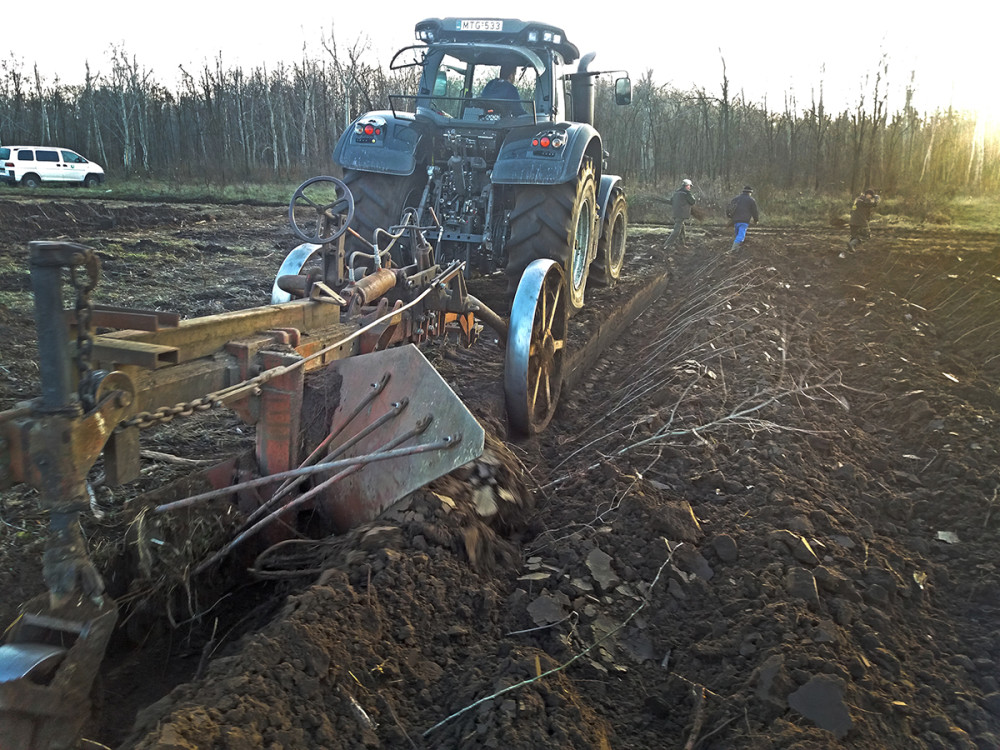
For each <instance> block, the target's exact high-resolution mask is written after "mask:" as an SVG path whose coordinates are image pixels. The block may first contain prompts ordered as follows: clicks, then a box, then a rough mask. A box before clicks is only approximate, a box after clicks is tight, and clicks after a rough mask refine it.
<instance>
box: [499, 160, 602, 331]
mask: <svg viewBox="0 0 1000 750" xmlns="http://www.w3.org/2000/svg"><path fill="white" fill-rule="evenodd" d="M596 196H597V192H596V179H595V177H594V167H593V165H592V164H591V163H590V162H589V161H586V162H584V165H583V167H581V169H580V173H579V174H578V175H577V177H576V179H575V180H571V181H570V182H566V183H563V184H561V185H525V186H524V187H521V188H518V190H517V194H516V195H515V198H514V210H513V211H512V212H511V216H510V239H509V240H508V241H507V290H508V293H509V294H513V293H514V292H515V291H516V290H517V284H518V282H519V281H520V279H521V275H522V274H523V273H524V270H525V269H526V268H527V267H528V265H529V264H531V262H532V261H535V260H542V259H549V260H554V261H556V262H557V263H559V264H560V265H561V266H562V268H563V272H564V274H565V277H566V291H567V299H568V301H569V306H570V309H571V311H572V310H579V309H580V308H581V307H583V296H584V291H585V290H586V288H587V274H588V272H589V269H590V261H591V259H592V258H593V257H594V253H595V252H596V243H597V221H596V217H597V197H596Z"/></svg>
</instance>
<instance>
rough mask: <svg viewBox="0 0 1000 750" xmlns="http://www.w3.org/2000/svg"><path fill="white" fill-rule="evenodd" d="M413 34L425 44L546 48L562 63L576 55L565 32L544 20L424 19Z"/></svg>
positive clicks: (574, 46) (573, 45) (574, 47)
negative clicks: (555, 54)
mask: <svg viewBox="0 0 1000 750" xmlns="http://www.w3.org/2000/svg"><path fill="white" fill-rule="evenodd" d="M415 33H416V37H417V39H419V40H420V41H422V42H426V43H427V44H435V43H439V42H463V43H474V42H485V43H489V44H500V45H503V44H509V45H512V46H518V47H535V48H538V47H549V48H552V49H554V50H556V51H557V52H558V53H559V54H560V55H561V56H562V58H563V62H567V63H571V62H573V61H574V60H576V59H577V58H579V57H580V50H579V49H577V47H576V45H575V44H573V43H571V42H569V41H567V39H566V34H565V32H564V31H563V30H562V29H560V28H558V27H556V26H550V25H549V24H546V23H537V22H535V21H521V20H519V19H517V18H428V19H425V20H423V21H421V22H420V23H418V24H417V26H416V30H415Z"/></svg>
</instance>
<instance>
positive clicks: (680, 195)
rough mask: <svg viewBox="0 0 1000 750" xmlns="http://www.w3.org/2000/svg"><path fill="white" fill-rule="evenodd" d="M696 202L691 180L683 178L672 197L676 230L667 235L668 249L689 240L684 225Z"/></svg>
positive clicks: (671, 202) (671, 204)
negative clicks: (692, 192)
mask: <svg viewBox="0 0 1000 750" xmlns="http://www.w3.org/2000/svg"><path fill="white" fill-rule="evenodd" d="M694 204H695V197H694V196H693V195H692V194H691V180H681V186H680V187H679V188H677V189H676V190H675V191H674V194H673V195H672V196H671V197H670V206H671V208H672V209H673V214H674V230H673V231H672V232H671V233H670V236H669V237H667V245H666V247H667V249H668V250H669V249H670V248H672V247H674V246H675V245H676V246H677V247H684V243H685V241H686V240H687V233H686V232H685V231H684V225H685V224H687V222H688V219H690V218H691V206H693V205H694Z"/></svg>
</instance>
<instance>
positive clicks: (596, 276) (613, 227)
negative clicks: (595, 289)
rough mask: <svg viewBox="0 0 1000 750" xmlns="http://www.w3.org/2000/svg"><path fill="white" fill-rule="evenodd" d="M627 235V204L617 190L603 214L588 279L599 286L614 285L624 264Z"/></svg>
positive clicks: (622, 194) (623, 195)
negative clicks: (595, 254)
mask: <svg viewBox="0 0 1000 750" xmlns="http://www.w3.org/2000/svg"><path fill="white" fill-rule="evenodd" d="M627 235H628V205H627V203H626V201H625V193H623V192H621V191H620V190H619V191H617V192H616V193H615V194H614V195H612V196H611V198H610V205H609V206H608V210H607V211H606V212H605V214H604V222H603V226H602V230H601V238H600V239H599V240H598V241H597V257H596V258H594V263H593V265H591V267H590V280H591V281H592V282H594V283H595V284H599V285H601V286H614V285H615V282H616V281H618V277H619V276H621V274H622V266H623V265H625V239H626V237H627Z"/></svg>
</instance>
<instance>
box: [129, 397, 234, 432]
mask: <svg viewBox="0 0 1000 750" xmlns="http://www.w3.org/2000/svg"><path fill="white" fill-rule="evenodd" d="M217 406H222V402H221V401H219V400H218V399H216V398H214V397H213V395H212V394H209V395H208V396H202V397H201V398H196V399H195V400H194V401H189V402H187V403H182V404H175V405H174V406H161V407H160V408H159V409H157V410H156V411H144V412H139V413H138V414H136V415H135V416H134V417H130V418H128V419H126V420H123V421H122V422H121V423H120V424H119V425H118V426H119V427H138V428H139V429H140V430H144V429H146V428H147V427H155V426H156V425H159V424H167V423H169V422H171V421H172V420H173V418H174V417H190V416H191V415H192V414H195V413H196V412H201V411H208V410H209V409H214V408H216V407H217Z"/></svg>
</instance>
